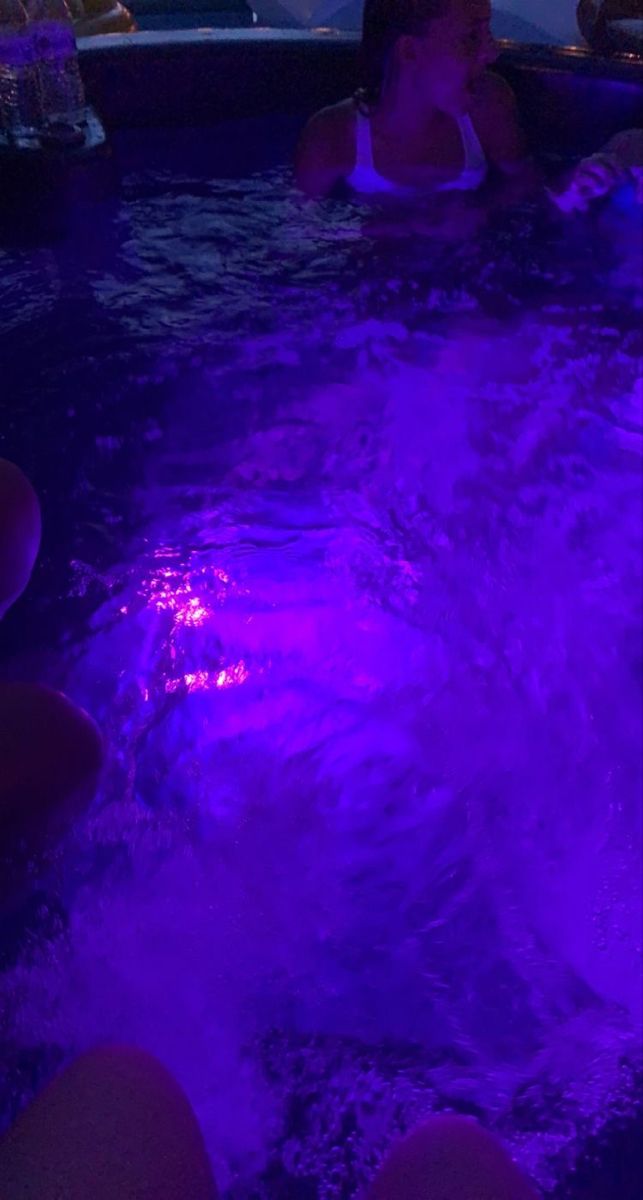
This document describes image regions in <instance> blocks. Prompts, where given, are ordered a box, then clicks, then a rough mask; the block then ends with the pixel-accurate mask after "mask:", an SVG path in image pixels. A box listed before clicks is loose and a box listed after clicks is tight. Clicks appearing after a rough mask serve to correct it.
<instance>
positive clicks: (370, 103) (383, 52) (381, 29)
mask: <svg viewBox="0 0 643 1200" xmlns="http://www.w3.org/2000/svg"><path fill="white" fill-rule="evenodd" d="M450 5H451V0H366V3H365V5H364V15H363V18H362V41H361V45H360V51H359V65H358V79H359V84H358V88H357V91H356V93H355V99H356V101H357V104H358V106H359V107H360V109H362V110H363V111H365V112H368V111H370V110H371V109H372V108H373V107H374V106H375V105H376V104H377V103H378V101H379V99H380V96H381V93H382V86H383V84H384V80H385V78H386V72H387V70H388V66H389V63H390V58H391V51H392V50H393V47H394V46H395V43H396V42H397V40H398V38H399V37H402V36H403V35H404V34H411V35H412V36H420V35H422V34H423V33H425V31H426V27H427V24H428V23H429V21H432V20H433V19H434V18H435V17H443V16H445V14H446V13H447V12H448V10H449V7H450Z"/></svg>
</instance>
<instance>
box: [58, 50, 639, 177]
mask: <svg viewBox="0 0 643 1200" xmlns="http://www.w3.org/2000/svg"><path fill="white" fill-rule="evenodd" d="M80 53H81V62H82V69H83V75H84V77H85V81H86V86H87V92H88V96H89V99H90V101H91V102H92V103H93V104H94V105H95V106H96V108H97V109H98V111H99V112H100V114H101V115H102V117H103V120H104V121H105V123H106V125H107V127H108V129H110V128H111V129H117V128H126V127H139V128H140V127H150V126H157V127H158V126H164V125H166V126H181V125H202V124H211V123H213V122H217V121H220V120H230V119H231V118H235V117H253V116H257V115H260V114H266V113H275V114H276V113H291V114H293V113H301V115H302V119H303V118H304V117H305V116H306V115H307V114H308V113H309V112H311V111H313V110H314V109H316V108H318V107H320V106H321V105H324V104H329V103H332V102H333V101H335V100H337V99H339V98H340V97H342V96H345V95H347V94H349V93H350V91H351V90H352V87H353V81H354V77H355V62H356V53H357V38H356V37H354V36H352V35H337V34H332V33H328V34H325V35H324V34H312V33H310V34H309V33H306V32H303V33H302V32H297V31H292V30H274V29H271V30H258V29H257V30H204V31H198V30H197V31H189V32H188V31H186V32H180V31H179V32H174V33H171V34H165V33H147V34H140V33H139V34H133V35H127V36H124V35H119V36H108V37H100V38H86V39H83V40H82V41H81V42H80ZM497 69H498V70H499V71H500V72H501V73H502V74H504V75H505V76H506V78H507V79H509V81H510V82H511V84H512V86H513V87H514V88H515V91H516V93H517V95H518V100H519V104H520V108H521V111H522V113H523V116H524V120H525V124H526V126H527V129H528V133H529V135H530V138H531V140H532V144H533V145H534V146H535V147H536V148H537V149H539V148H540V149H542V148H545V149H547V150H550V151H552V152H560V153H571V154H574V153H579V152H584V151H585V150H591V149H596V147H597V146H598V145H600V144H601V143H602V141H604V140H605V139H606V138H607V137H609V136H610V134H611V133H613V132H615V131H616V130H618V129H622V128H627V127H629V126H632V125H637V124H638V125H643V62H642V61H639V60H636V59H627V58H621V59H618V60H605V59H600V58H597V57H595V56H594V55H592V54H591V53H590V52H587V51H583V50H559V49H556V48H552V47H545V48H542V47H523V48H521V47H518V46H515V45H511V46H508V47H507V48H506V49H505V51H504V52H503V55H502V57H501V59H500V61H499V63H498V68H497Z"/></svg>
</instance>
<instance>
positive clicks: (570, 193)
mask: <svg viewBox="0 0 643 1200" xmlns="http://www.w3.org/2000/svg"><path fill="white" fill-rule="evenodd" d="M628 177H629V172H628V170H627V169H626V168H625V167H624V166H623V165H622V164H621V162H620V161H619V159H618V158H617V157H616V155H615V154H612V153H609V152H607V151H601V152H600V153H599V154H592V155H591V156H590V157H589V158H584V159H583V160H582V162H580V163H579V164H578V166H577V167H576V170H575V171H574V173H573V175H572V177H571V180H570V182H569V183H568V185H567V187H566V188H565V190H564V191H562V192H558V193H556V192H554V191H550V192H549V195H550V196H551V198H552V200H553V201H554V203H555V204H556V205H557V207H558V208H559V209H560V210H561V212H565V213H569V212H587V209H588V208H589V206H590V204H591V203H592V201H593V200H598V199H600V198H601V197H602V196H607V195H609V193H610V192H613V191H615V189H616V188H618V187H620V186H621V185H622V184H623V183H625V182H626V181H627V179H628Z"/></svg>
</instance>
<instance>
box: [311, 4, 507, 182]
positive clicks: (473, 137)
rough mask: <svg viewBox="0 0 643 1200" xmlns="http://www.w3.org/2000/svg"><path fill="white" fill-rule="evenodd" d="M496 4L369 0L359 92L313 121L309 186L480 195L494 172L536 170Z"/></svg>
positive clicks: (365, 17)
mask: <svg viewBox="0 0 643 1200" xmlns="http://www.w3.org/2000/svg"><path fill="white" fill-rule="evenodd" d="M490 19H491V5H490V3H489V0H366V5H365V8H364V20H363V31H362V42H361V47H360V78H359V87H358V89H357V91H356V92H355V95H354V96H353V97H351V98H349V99H347V100H344V101H342V102H340V103H339V104H336V105H334V106H333V107H331V108H326V109H323V110H322V111H321V112H319V113H317V114H316V115H315V116H314V117H313V118H312V120H311V121H310V122H309V124H308V125H307V127H306V129H305V131H304V134H303V136H302V139H301V142H300V145H299V148H298V152H297V158H296V164H295V173H296V179H297V182H298V184H299V186H300V188H301V189H302V190H303V191H304V192H306V193H307V194H308V195H310V196H315V197H322V196H327V195H330V194H331V193H332V192H333V191H334V190H335V189H336V188H337V187H338V186H340V185H341V184H348V186H349V187H351V188H352V189H353V190H354V191H355V192H357V193H359V194H362V195H364V194H366V195H369V196H373V195H375V196H385V195H393V196H398V197H400V196H401V197H405V196H407V197H408V196H418V195H419V196H421V195H423V194H428V195H431V194H434V193H435V192H439V191H447V190H449V191H458V192H461V193H462V192H472V191H475V190H476V189H478V188H479V187H480V186H481V185H482V184H483V183H484V182H485V181H486V179H487V177H488V174H489V172H490V170H495V171H496V172H497V173H498V174H499V175H501V176H502V175H504V176H506V177H512V178H516V179H517V178H518V177H520V176H521V175H523V174H524V175H525V177H526V176H527V174H528V172H529V166H528V161H527V156H526V150H525V144H524V140H523V137H522V133H521V130H520V126H519V122H518V117H517V111H516V104H515V100H514V96H513V93H512V91H511V89H510V87H509V85H508V84H507V83H505V81H504V80H503V79H501V78H500V76H498V75H496V74H494V73H493V72H491V71H489V69H488V68H489V67H490V66H491V64H492V63H493V62H494V61H495V59H496V57H497V48H496V44H495V42H494V40H493V37H492V35H491V29H490Z"/></svg>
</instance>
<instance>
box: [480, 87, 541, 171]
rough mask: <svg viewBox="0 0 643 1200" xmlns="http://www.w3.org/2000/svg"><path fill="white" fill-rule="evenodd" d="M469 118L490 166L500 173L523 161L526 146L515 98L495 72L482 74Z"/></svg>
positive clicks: (509, 88) (511, 90)
mask: <svg viewBox="0 0 643 1200" xmlns="http://www.w3.org/2000/svg"><path fill="white" fill-rule="evenodd" d="M471 116H472V118H473V123H474V125H475V127H476V132H477V134H478V137H479V138H480V141H481V143H482V146H483V149H484V151H485V153H486V155H487V157H488V158H489V159H490V160H491V162H494V163H495V164H496V165H497V166H499V167H501V168H502V169H504V168H505V167H510V165H511V164H514V163H517V162H522V161H523V159H524V158H525V156H526V153H527V146H526V142H525V138H524V135H523V132H522V128H521V122H520V117H519V114H518V105H517V103H516V97H515V96H514V93H513V89H512V88H511V87H510V85H509V84H508V83H507V81H506V80H505V79H503V78H502V76H501V75H497V74H496V72H495V71H485V72H484V74H483V75H482V76H481V78H480V79H479V80H478V82H477V84H476V88H475V91H474V93H473V96H472V103H471ZM511 169H513V167H512V168H511Z"/></svg>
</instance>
